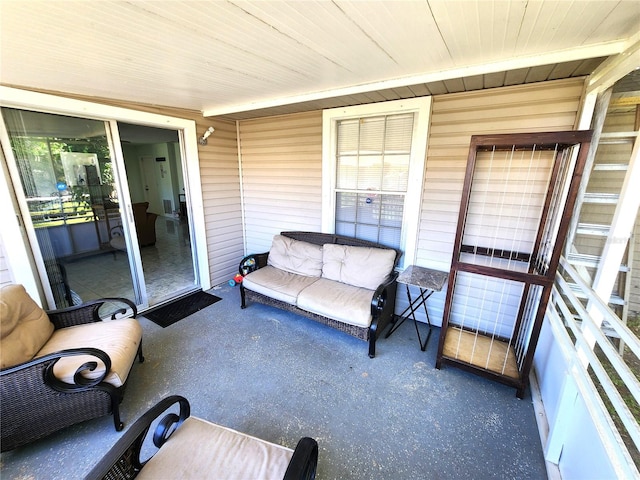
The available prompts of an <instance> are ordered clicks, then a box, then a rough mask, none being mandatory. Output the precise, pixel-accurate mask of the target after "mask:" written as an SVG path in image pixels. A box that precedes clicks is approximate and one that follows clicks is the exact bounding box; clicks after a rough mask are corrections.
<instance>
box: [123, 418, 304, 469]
mask: <svg viewBox="0 0 640 480" xmlns="http://www.w3.org/2000/svg"><path fill="white" fill-rule="evenodd" d="M292 456H293V450H291V449H290V448H286V447H283V446H281V445H276V444H274V443H270V442H267V441H264V440H261V439H259V438H255V437H252V436H250V435H247V434H244V433H241V432H237V431H235V430H232V429H230V428H226V427H222V426H220V425H216V424H214V423H210V422H207V421H206V420H201V419H199V418H194V417H189V418H187V419H186V420H185V421H184V423H183V424H182V425H180V427H179V428H178V429H177V430H176V431H175V432H174V433H173V435H171V437H170V438H169V440H168V441H167V443H165V444H164V445H163V446H162V448H160V450H159V451H158V452H157V453H156V454H155V455H154V456H153V457H152V458H151V459H150V460H149V461H148V462H147V464H146V465H145V466H144V468H143V469H142V470H141V471H140V473H139V474H138V476H137V477H136V478H137V479H143V480H144V479H152V480H156V479H158V478H167V472H171V478H180V479H197V480H203V479H216V480H220V479H238V480H247V479H278V480H282V478H283V477H284V474H285V472H286V470H287V467H288V465H289V461H290V460H291V457H292Z"/></svg>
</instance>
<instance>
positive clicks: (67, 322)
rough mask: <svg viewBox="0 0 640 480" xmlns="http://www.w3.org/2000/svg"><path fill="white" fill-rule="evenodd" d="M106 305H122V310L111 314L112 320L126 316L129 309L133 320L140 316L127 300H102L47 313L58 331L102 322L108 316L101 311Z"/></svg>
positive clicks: (133, 305)
mask: <svg viewBox="0 0 640 480" xmlns="http://www.w3.org/2000/svg"><path fill="white" fill-rule="evenodd" d="M106 303H114V304H120V305H118V306H119V307H120V308H118V309H117V310H116V311H114V312H113V313H112V314H111V317H110V318H111V319H112V320H115V319H116V318H118V317H119V316H122V315H124V314H126V312H127V310H128V309H131V311H132V312H133V315H132V317H133V318H136V316H137V315H138V309H137V308H136V306H135V304H134V303H133V302H132V301H130V300H128V299H126V298H100V299H98V300H93V301H90V302H85V303H83V304H82V305H76V306H73V307H69V308H62V309H60V310H50V311H48V312H47V315H48V316H49V320H51V323H53V325H54V326H55V328H56V330H57V329H59V328H65V327H72V326H74V325H82V324H85V323H92V322H101V321H102V318H103V317H104V316H106V315H103V314H101V313H100V309H101V307H102V306H103V305H104V304H106Z"/></svg>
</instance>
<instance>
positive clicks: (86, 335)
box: [0, 285, 144, 452]
mask: <svg viewBox="0 0 640 480" xmlns="http://www.w3.org/2000/svg"><path fill="white" fill-rule="evenodd" d="M101 307H102V308H101ZM106 308H108V309H109V310H110V311H111V319H110V320H107V321H102V318H103V317H104V316H105V312H104V310H105V309H106ZM129 309H130V310H131V311H132V312H133V317H135V316H136V314H137V310H136V306H135V305H134V304H133V303H132V302H130V301H129V300H127V299H123V298H107V299H100V300H96V301H91V302H87V303H84V304H82V305H78V306H73V307H69V308H65V309H62V310H54V311H50V312H45V311H44V310H42V309H41V308H40V307H39V306H38V305H37V304H36V303H35V302H34V301H33V300H32V299H31V297H29V295H28V294H27V292H26V291H25V289H24V287H23V286H22V285H7V286H4V287H2V289H1V290H0V322H1V327H2V328H1V330H0V333H1V336H0V362H1V365H0V367H1V370H0V416H1V418H2V425H1V426H0V431H1V435H2V439H1V442H2V443H1V449H2V451H3V452H4V451H7V450H11V449H14V448H16V447H19V446H21V445H25V444H27V443H30V442H32V441H34V440H37V439H39V438H42V437H45V436H47V435H49V434H51V433H53V432H55V431H58V430H60V429H62V428H64V427H67V426H70V425H74V424H76V423H79V422H83V421H85V420H89V419H92V418H96V417H100V416H103V415H108V414H110V413H112V414H113V420H114V424H115V428H116V430H122V428H123V423H122V421H121V420H120V412H119V404H120V402H121V401H122V398H123V395H124V390H125V386H126V381H127V378H128V375H129V372H130V370H131V366H132V365H133V363H134V360H135V357H136V356H137V357H138V359H139V361H140V362H142V361H144V357H143V356H142V329H141V327H140V325H139V323H138V321H137V320H134V319H133V318H118V319H116V318H117V317H121V316H123V315H124V314H125V312H127V311H128V310H129ZM106 315H107V316H108V314H106Z"/></svg>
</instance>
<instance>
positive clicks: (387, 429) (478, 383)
mask: <svg viewBox="0 0 640 480" xmlns="http://www.w3.org/2000/svg"><path fill="white" fill-rule="evenodd" d="M212 293H214V294H216V295H218V296H220V297H222V298H223V300H222V301H220V302H217V303H215V304H214V305H212V306H210V307H208V308H206V309H204V310H202V311H200V312H198V313H196V314H194V315H192V316H191V317H188V318H187V319H184V320H182V321H180V322H178V323H177V324H174V325H172V326H170V327H168V328H165V329H163V328H160V327H158V326H157V325H155V324H154V323H152V322H150V321H148V320H147V319H145V318H141V319H140V322H141V324H142V326H143V329H144V343H143V345H144V353H145V357H146V362H145V363H143V364H135V365H134V367H133V370H132V372H131V374H130V380H129V385H128V389H127V392H126V394H125V398H124V401H123V403H122V416H123V420H124V422H125V429H126V428H127V426H128V425H130V424H131V423H132V421H133V420H134V419H136V418H137V417H138V416H140V415H141V414H142V413H143V412H144V411H146V409H148V408H149V407H151V406H152V405H153V404H155V403H156V402H157V401H158V400H160V399H161V398H163V397H165V396H167V395H170V394H180V395H183V396H185V397H187V398H188V399H189V401H190V403H191V413H192V415H194V416H197V417H201V418H205V419H207V420H210V421H213V422H216V423H219V424H222V425H225V426H228V427H231V428H235V429H237V430H240V431H243V432H246V433H249V434H251V435H255V436H257V437H260V438H263V439H265V440H269V441H272V442H276V443H279V444H282V445H286V446H289V447H292V448H293V447H294V446H295V444H296V442H297V441H298V439H299V438H300V437H302V436H311V437H314V438H315V439H316V440H317V441H318V444H319V449H320V452H319V462H318V474H317V478H318V479H319V480H323V479H351V478H353V479H390V480H391V479H392V480H398V479H423V478H424V479H426V478H432V479H456V478H460V479H491V478H495V479H518V480H522V479H543V478H546V476H547V475H546V469H545V463H544V458H543V454H542V448H541V445H540V438H539V435H538V430H537V426H536V421H535V417H534V411H533V405H532V402H531V394H530V392H529V391H527V393H526V396H525V399H524V400H518V399H517V398H516V396H515V389H513V388H509V387H506V386H504V385H501V384H498V383H495V382H491V381H489V380H486V379H484V378H480V377H478V376H475V375H472V374H469V373H467V372H464V371H462V370H459V369H456V368H454V367H450V366H445V367H443V369H442V370H436V369H435V368H434V364H435V355H436V347H437V342H438V336H439V330H438V329H435V330H434V334H433V335H432V337H431V340H430V342H429V345H428V348H427V351H426V352H422V351H421V350H420V347H419V345H418V340H417V337H416V333H415V329H414V328H413V325H412V324H411V323H409V322H405V324H404V325H402V326H401V327H400V328H399V329H398V331H397V332H395V333H394V334H393V335H392V336H391V337H390V338H388V339H383V340H381V341H380V342H379V343H378V347H377V355H376V358H375V359H370V358H369V357H368V356H367V344H366V343H365V342H363V341H362V340H358V339H355V338H352V337H350V336H348V335H346V334H344V333H341V332H338V331H336V330H332V329H330V328H328V327H326V326H324V325H320V324H317V323H315V322H313V321H311V320H307V319H305V318H302V317H298V316H295V315H293V314H289V313H286V312H282V311H280V310H277V309H273V308H271V307H266V306H263V305H257V304H250V305H249V306H248V308H247V309H246V310H241V309H240V307H239V305H240V300H239V291H238V288H237V287H235V288H233V287H229V286H227V285H223V286H220V287H217V288H215V289H214V290H213V291H212ZM121 435H122V433H121V432H116V431H115V430H114V428H113V422H112V418H111V417H104V418H100V419H96V420H91V421H88V422H85V423H83V424H80V425H76V426H73V427H70V428H68V429H66V430H64V431H61V432H58V433H56V434H54V435H52V436H50V437H48V438H46V439H43V440H40V441H38V442H35V443H33V444H31V445H28V446H26V447H23V448H21V449H17V450H15V451H12V452H5V453H3V454H2V456H1V467H0V477H1V478H2V479H3V480H4V479H21V480H22V479H25V480H26V479H29V480H31V479H74V478H83V477H84V475H86V474H87V473H88V472H89V470H90V469H91V468H92V466H93V465H94V464H95V463H96V462H97V460H98V459H99V458H100V457H101V456H102V455H103V453H104V452H105V451H107V450H108V449H109V448H110V447H111V445H113V443H115V442H116V441H117V439H118V438H120V436H121Z"/></svg>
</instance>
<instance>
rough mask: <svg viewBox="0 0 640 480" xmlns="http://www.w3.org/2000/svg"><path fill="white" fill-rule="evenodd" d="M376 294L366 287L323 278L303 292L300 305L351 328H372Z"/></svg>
mask: <svg viewBox="0 0 640 480" xmlns="http://www.w3.org/2000/svg"><path fill="white" fill-rule="evenodd" d="M373 293H374V292H373V290H368V289H366V288H360V287H354V286H353V285H347V284H346V283H340V282H336V281H333V280H327V279H326V278H320V279H318V281H317V282H315V283H314V284H313V285H309V286H308V287H307V288H305V289H304V290H302V291H301V292H300V295H298V303H297V306H298V307H299V308H302V309H303V310H307V311H309V312H313V313H317V314H318V315H322V316H324V317H329V318H333V319H334V320H338V321H340V322H343V323H347V324H349V325H355V326H358V327H369V326H370V325H371V320H372V318H371V300H372V299H373Z"/></svg>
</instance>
